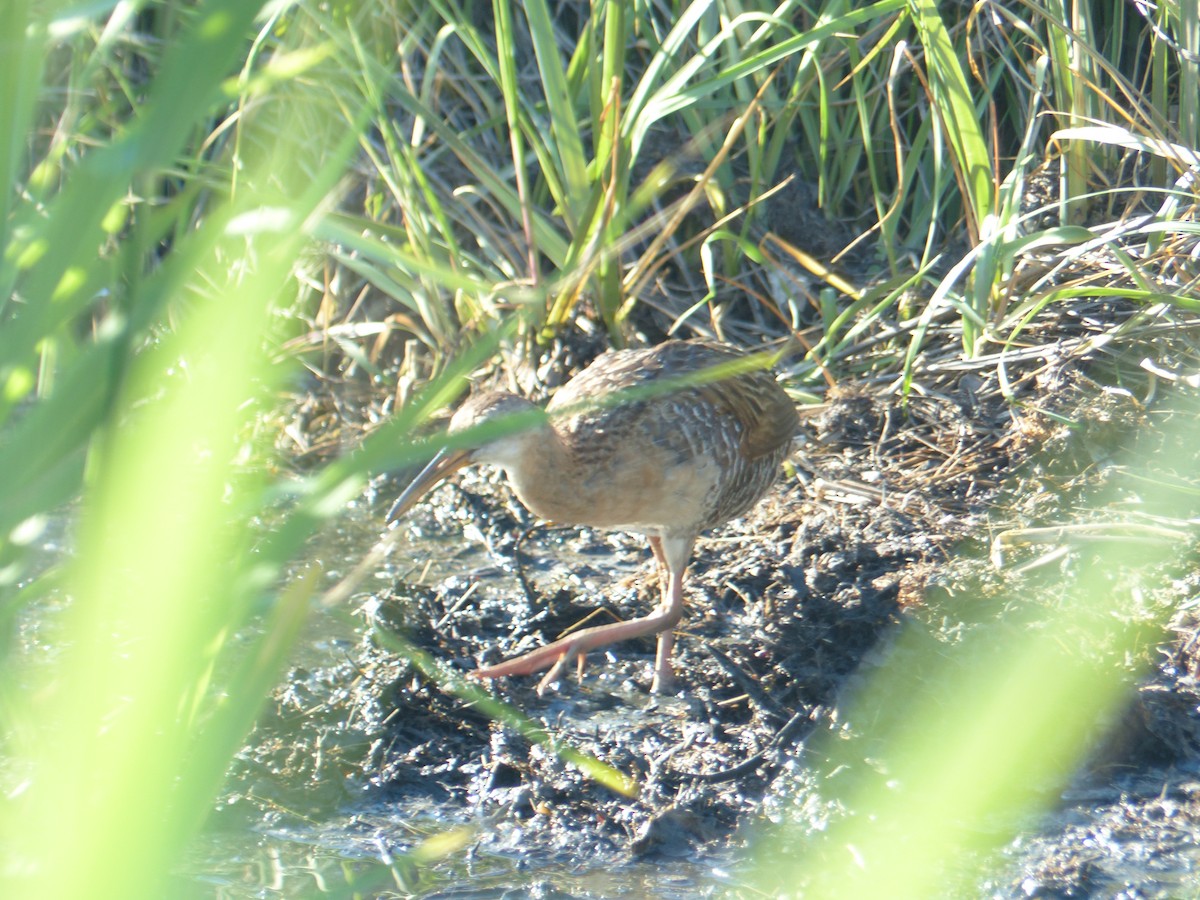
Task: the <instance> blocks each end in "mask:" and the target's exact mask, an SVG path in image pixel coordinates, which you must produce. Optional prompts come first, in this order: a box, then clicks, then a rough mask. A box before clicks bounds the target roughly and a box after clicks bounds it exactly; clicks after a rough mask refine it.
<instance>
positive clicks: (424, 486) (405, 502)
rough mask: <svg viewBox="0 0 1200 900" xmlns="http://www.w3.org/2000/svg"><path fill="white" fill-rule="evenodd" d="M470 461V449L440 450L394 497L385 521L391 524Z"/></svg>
mask: <svg viewBox="0 0 1200 900" xmlns="http://www.w3.org/2000/svg"><path fill="white" fill-rule="evenodd" d="M470 462H471V451H470V450H442V451H441V452H440V453H438V455H437V456H435V457H434V458H433V459H431V460H430V461H429V465H427V466H426V467H425V468H424V469H422V470H421V474H420V475H418V476H417V477H416V478H414V479H413V480H412V483H411V484H410V485H409V486H408V487H406V488H405V489H404V493H402V494H401V495H400V496H399V497H397V498H396V502H395V503H393V504H392V508H391V509H389V510H388V513H387V518H386V520H385V521H386V523H387V524H388V525H391V524H392V523H393V522H395V521H396V520H397V519H399V518H400V517H401V516H402V515H404V514H405V513H406V512H408V511H409V510H410V509H412V508H413V507H414V506H416V505H417V501H418V500H420V499H421V498H422V497H424V496H425V495H426V494H427V493H429V491H430V490H432V489H433V488H434V486H435V485H437V484H439V483H440V482H441V481H442V480H443V479H445V478H448V477H449V476H450V475H452V474H454V473H455V472H457V471H458V470H459V469H461V468H462V467H463V466H466V465H469V464H470Z"/></svg>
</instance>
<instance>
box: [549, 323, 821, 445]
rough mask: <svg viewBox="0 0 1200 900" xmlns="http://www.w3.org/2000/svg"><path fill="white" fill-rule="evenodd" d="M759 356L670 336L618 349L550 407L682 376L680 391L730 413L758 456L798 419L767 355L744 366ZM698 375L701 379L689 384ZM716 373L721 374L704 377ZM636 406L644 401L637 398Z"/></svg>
mask: <svg viewBox="0 0 1200 900" xmlns="http://www.w3.org/2000/svg"><path fill="white" fill-rule="evenodd" d="M754 359H755V357H754V356H751V355H747V354H744V353H740V352H738V351H737V350H734V349H733V348H732V347H727V346H725V345H724V344H716V343H712V342H709V341H698V340H697V341H667V342H665V343H662V344H659V345H657V346H655V347H650V348H647V349H644V350H619V351H613V352H610V353H606V354H604V355H603V356H601V357H599V358H598V359H597V360H596V361H595V362H594V363H592V364H591V365H590V366H588V367H587V368H586V369H584V370H583V371H582V372H580V373H579V374H578V375H576V376H575V377H574V378H573V379H571V381H570V382H569V383H568V384H567V385H565V386H564V387H563V388H562V389H561V390H560V391H559V392H558V393H557V394H555V396H554V398H553V399H552V400H551V401H550V405H549V406H548V407H547V409H548V410H549V411H555V410H562V409H566V408H569V407H571V406H572V405H575V404H579V403H583V404H584V405H585V406H586V404H587V401H588V400H589V399H591V400H597V399H599V398H601V397H607V396H611V395H613V394H619V392H620V391H622V390H628V389H630V388H635V389H636V388H639V387H642V386H644V385H648V384H649V383H650V382H653V381H657V380H659V379H663V378H670V379H672V380H675V379H678V380H679V381H680V382H681V384H680V388H679V389H680V391H684V392H688V393H694V394H695V395H696V396H697V397H699V399H700V400H702V401H703V402H704V403H706V404H708V405H709V406H711V407H712V408H713V409H714V410H715V411H716V412H717V413H718V414H723V415H729V416H731V417H732V418H734V419H735V420H736V421H737V422H738V423H739V424H740V425H741V426H742V437H741V441H740V450H741V452H742V454H743V455H744V456H745V457H746V458H747V459H748V460H754V459H758V458H760V457H764V456H768V455H770V454H772V453H774V452H776V451H777V450H779V449H781V448H783V447H785V446H786V445H787V443H788V442H789V441H790V440H791V439H792V436H793V435H794V434H795V431H796V425H797V422H798V421H799V418H798V416H797V414H796V408H795V406H794V405H793V404H792V401H791V399H790V398H789V397H788V395H787V393H786V392H785V391H784V390H783V388H781V387H780V386H779V384H778V382H776V381H775V379H774V377H773V376H772V375H771V373H770V371H769V370H767V369H766V368H765V366H766V359H765V358H764V359H763V368H756V369H750V370H749V371H747V370H745V369H744V368H743V366H744V364H745V363H746V362H747V361H753V360H754ZM726 368H727V369H732V370H733V371H732V372H731V373H730V374H728V376H727V377H720V375H721V369H726ZM693 375H694V376H697V378H698V381H699V382H700V383H690V381H691V379H690V376H693ZM711 376H718V377H716V378H715V380H712V381H706V380H705V379H706V378H707V377H711ZM672 393H674V392H673V391H672ZM631 399H632V398H631ZM650 402H651V403H653V402H654V401H653V399H651V400H650ZM631 405H634V406H640V405H641V403H639V402H638V401H637V400H633V401H632V403H631ZM630 411H631V410H630ZM604 415H605V410H603V409H601V410H597V411H595V412H593V413H590V414H586V416H587V418H588V419H590V420H592V421H593V422H595V421H596V420H597V419H598V418H599V417H601V416H604Z"/></svg>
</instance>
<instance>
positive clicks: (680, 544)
mask: <svg viewBox="0 0 1200 900" xmlns="http://www.w3.org/2000/svg"><path fill="white" fill-rule="evenodd" d="M693 540H694V539H692V538H688V539H686V540H682V539H674V540H671V541H670V543H669V544H668V545H667V546H666V547H664V546H663V543H662V539H660V538H656V537H652V538H650V548H651V549H652V550H653V551H654V557H655V559H656V560H657V561H658V563H659V568H660V583H661V587H662V601H661V602H660V603H659V605H658V606H657V607H655V609H654V610H653V611H652V612H651V613H650V614H649V615H646V616H642V617H640V618H637V619H630V620H629V621H628V622H615V623H613V624H611V625H597V626H594V627H592V628H585V629H583V630H582V631H577V632H575V633H574V634H569V635H567V636H566V637H564V638H560V639H559V640H557V641H555V642H554V643H552V644H547V645H546V646H545V647H539V648H538V649H537V650H532V651H530V652H529V653H526V654H525V655H523V656H518V657H516V658H515V659H509V660H505V661H504V662H502V663H497V664H496V665H494V666H485V667H483V668H481V669H476V670H475V671H474V672H471V673H470V674H471V676H472V677H473V678H503V677H505V676H507V675H530V674H532V673H534V672H540V671H541V670H542V669H546V668H549V669H550V671H549V672H547V673H546V675H545V677H544V678H542V680H541V682H540V683H539V684H538V693H539V694H541V693H544V692H545V691H546V689H547V688H549V686H550V685H552V684H553V683H554V682H556V681H557V680H558V677H559V675H560V674H561V673H562V671H563V670H564V669H565V668H566V667H567V666H568V665H570V663H571V661H572V660H577V659H579V658H581V657H582V656H583V655H584V654H586V653H588V652H589V651H591V650H593V649H595V648H596V647H603V646H605V645H607V644H613V643H616V642H617V641H624V640H628V639H630V638H635V637H641V636H643V635H648V634H657V635H658V636H659V637H658V652H657V654H656V657H655V661H654V682H653V684H652V686H651V691H653V692H654V693H660V692H662V691H664V690H666V689H667V688H668V687H670V685H671V683H672V682H673V681H674V672H673V671H672V668H671V650H672V647H673V646H674V642H675V638H674V635H673V634H672V633H671V630H672V629H673V628H674V627H675V626H676V625H677V624H678V623H679V620H680V619H681V618H682V617H683V572H684V569H685V568H686V567H687V562H688V558H689V557H690V556H691V550H692V541H693ZM664 572H665V574H663V573H664Z"/></svg>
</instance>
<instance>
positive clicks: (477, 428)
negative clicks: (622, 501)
mask: <svg viewBox="0 0 1200 900" xmlns="http://www.w3.org/2000/svg"><path fill="white" fill-rule="evenodd" d="M547 429H549V425H548V424H547V421H546V417H545V413H544V412H542V410H541V409H539V408H538V407H536V406H534V405H533V404H532V403H530V402H529V401H528V400H526V399H525V398H523V397H518V396H517V395H515V394H507V393H501V392H489V393H485V394H476V395H475V396H473V397H471V398H469V399H468V400H467V401H466V402H465V403H464V404H463V405H462V406H460V407H459V408H458V411H457V412H455V413H454V415H453V417H451V419H450V427H449V428H448V429H447V431H446V436H447V439H448V441H449V443H450V446H448V447H446V448H445V449H443V450H442V451H440V452H439V453H438V454H437V456H435V457H434V458H433V459H432V460H430V461H429V465H427V466H426V467H425V468H424V469H422V470H421V472H420V474H419V475H417V477H416V478H414V479H413V480H412V483H411V484H409V486H408V487H406V488H405V489H404V492H403V493H402V494H401V495H400V496H399V497H397V498H396V502H395V503H393V504H392V508H391V509H389V510H388V514H387V519H386V521H387V523H388V524H389V525H390V524H391V523H392V522H395V521H396V520H397V519H399V518H400V517H401V516H403V515H404V514H405V513H406V512H408V511H409V510H410V509H412V507H413V506H415V505H416V504H417V501H419V500H420V499H421V498H422V497H424V496H425V494H427V493H428V492H429V491H431V490H432V489H433V488H434V487H435V486H437V485H438V484H440V483H441V482H442V481H444V480H445V479H446V478H448V477H449V476H450V475H452V474H454V473H455V472H457V471H458V470H459V469H461V468H463V467H464V466H469V465H472V464H473V463H484V464H487V465H495V466H500V467H501V468H503V469H505V470H509V471H511V470H514V469H517V468H519V467H520V466H521V464H522V461H523V460H524V459H525V458H526V455H527V452H528V450H527V448H528V446H529V442H530V441H535V440H541V439H543V438H542V435H541V434H540V432H543V431H545V430H547Z"/></svg>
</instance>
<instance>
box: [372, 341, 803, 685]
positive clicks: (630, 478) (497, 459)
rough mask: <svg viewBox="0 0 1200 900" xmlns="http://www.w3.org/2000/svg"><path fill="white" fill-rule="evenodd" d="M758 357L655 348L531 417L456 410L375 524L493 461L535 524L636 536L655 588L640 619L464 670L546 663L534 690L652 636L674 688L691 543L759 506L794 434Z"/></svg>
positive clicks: (594, 372)
mask: <svg viewBox="0 0 1200 900" xmlns="http://www.w3.org/2000/svg"><path fill="white" fill-rule="evenodd" d="M770 362H771V359H770V357H769V356H768V354H764V353H759V354H755V355H748V354H746V353H743V352H742V351H739V350H737V349H735V348H733V347H731V346H729V345H727V344H723V343H718V342H715V341H709V340H668V341H666V342H663V343H660V344H657V345H655V346H652V347H648V348H640V349H624V350H610V351H608V352H606V353H604V354H602V355H601V356H599V357H597V358H596V360H595V361H594V362H592V363H591V364H590V365H589V366H587V367H586V368H585V369H583V370H582V371H580V372H579V373H578V374H577V375H575V377H573V378H572V379H570V381H568V382H567V383H566V384H565V385H563V386H562V387H561V388H560V389H559V390H558V391H557V392H556V393H555V394H554V396H553V397H552V398H551V400H550V402H549V403H548V404H547V405H546V407H545V409H544V410H542V409H540V408H539V407H537V406H536V405H535V404H533V403H532V402H531V401H529V400H527V399H525V398H524V397H520V396H518V395H516V394H512V393H507V392H496V391H488V392H483V393H478V394H475V395H473V396H471V397H469V398H468V399H467V400H466V401H465V402H464V403H463V404H462V406H460V407H459V409H458V410H457V411H456V412H455V413H454V415H453V416H452V417H451V420H450V424H449V427H448V430H447V434H448V435H449V436H450V438H451V440H450V441H449V443H450V444H451V445H452V446H453V448H451V447H450V446H448V447H446V448H445V449H442V450H441V451H440V452H439V453H437V455H436V456H434V457H433V459H432V460H431V461H430V462H429V464H428V465H427V466H426V467H425V468H424V469H423V470H422V471H421V472H420V473H419V474H418V475H417V476H416V477H415V478H414V479H413V481H412V482H411V483H410V484H409V485H408V487H407V488H405V490H404V491H403V492H402V493H401V494H400V496H399V497H398V498H397V499H396V501H395V502H394V503H393V504H392V506H391V508H390V509H389V510H388V513H387V516H386V522H387V525H388V527H394V526H393V523H395V522H397V521H398V520H399V519H400V518H401V517H402V516H404V514H405V513H406V512H408V510H410V509H411V508H412V507H413V506H414V505H416V503H417V502H418V501H419V500H420V499H421V498H422V497H423V496H424V495H425V494H426V493H428V492H429V491H430V490H432V489H433V487H434V486H436V485H437V484H439V483H440V482H442V481H443V480H444V479H446V478H447V477H449V476H450V475H451V474H452V473H454V472H456V471H457V470H459V469H461V468H462V467H464V466H468V465H472V464H484V465H492V466H498V467H500V468H501V469H503V470H504V471H505V473H506V474H507V476H508V479H509V482H510V484H511V485H512V487H513V490H514V492H515V493H516V495H517V498H518V499H519V500H520V501H521V503H523V504H524V505H525V506H526V507H527V508H528V509H529V510H530V511H531V512H532V513H534V514H535V515H537V516H539V517H541V518H543V519H548V520H550V521H552V522H556V523H560V524H570V525H580V526H590V527H594V528H598V529H602V530H609V531H624V532H630V533H636V534H642V535H645V536H646V537H647V538H648V539H649V543H650V549H651V551H652V552H653V555H654V559H655V563H656V566H657V571H658V577H659V587H660V590H661V599H660V601H659V602H658V604H657V606H656V607H655V608H654V609H653V610H652V611H651V612H650V613H648V614H647V615H644V616H641V617H638V618H633V619H629V620H627V621H620V622H614V623H609V624H605V625H598V626H593V627H590V628H585V629H582V630H580V631H576V632H574V633H571V634H568V635H567V636H565V637H562V638H560V639H558V640H556V641H554V642H553V643H550V644H547V645H545V646H543V647H540V648H537V649H535V650H532V651H530V652H528V653H526V654H524V655H522V656H518V657H515V658H513V659H509V660H506V661H503V662H500V663H498V664H495V665H491V666H486V667H481V668H477V669H475V670H473V671H472V672H470V673H469V674H470V675H471V676H473V677H475V678H479V679H494V678H501V677H506V676H515V675H530V674H533V673H536V672H540V671H542V670H544V669H549V671H548V672H547V674H546V675H545V677H543V678H542V680H541V682H540V684H539V686H538V693H539V694H542V693H544V692H545V691H546V690H547V688H549V687H550V686H551V685H552V684H554V683H556V682H557V681H558V679H559V677H560V675H561V673H562V671H563V670H564V668H565V667H566V666H567V665H569V664H570V663H571V662H572V661H575V662H577V663H578V665H579V671H580V672H581V673H582V671H583V661H584V658H585V656H586V654H587V653H588V652H589V651H591V650H594V649H595V648H597V647H601V646H605V645H608V644H612V643H615V642H617V641H623V640H627V639H630V638H635V637H641V636H646V635H657V638H658V646H657V652H656V655H655V662H654V676H653V681H652V683H651V692H652V693H654V694H661V693H665V692H667V691H669V690H671V689H672V688H673V687H674V684H675V676H674V671H673V666H672V660H671V657H672V651H673V648H674V641H675V637H674V629H675V626H676V625H677V624H678V623H679V621H680V619H681V618H682V616H683V610H684V595H683V580H684V573H685V570H686V569H687V566H688V563H689V562H690V560H691V556H692V550H693V548H694V546H695V542H696V539H697V537H698V536H699V535H700V534H701V532H703V531H705V530H707V529H709V528H712V527H714V526H716V525H719V524H721V523H723V522H727V521H729V520H730V519H733V518H736V517H738V516H740V515H742V514H744V513H746V512H748V511H749V510H750V509H751V508H752V507H753V506H754V505H755V504H756V503H757V502H758V501H759V499H761V498H762V496H763V495H764V494H765V493H766V492H767V490H768V489H769V488H770V487H771V485H772V484H773V483H774V481H775V480H776V478H777V476H778V473H779V470H780V466H781V464H782V462H783V460H784V459H785V458H786V456H787V453H788V451H789V448H790V446H791V441H792V438H793V437H794V434H795V431H796V426H797V422H798V415H797V411H796V407H795V405H794V404H793V403H792V400H791V398H790V397H789V396H788V394H787V392H786V391H785V390H784V389H783V387H782V386H781V385H780V384H779V382H778V381H777V380H776V379H775V377H774V376H773V375H772V374H771V372H770V371H769V368H768V366H769V364H770ZM505 423H509V424H507V425H506V424H505ZM458 435H462V437H461V438H457V439H456V436H458ZM476 435H478V437H477V438H475V436H476Z"/></svg>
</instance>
